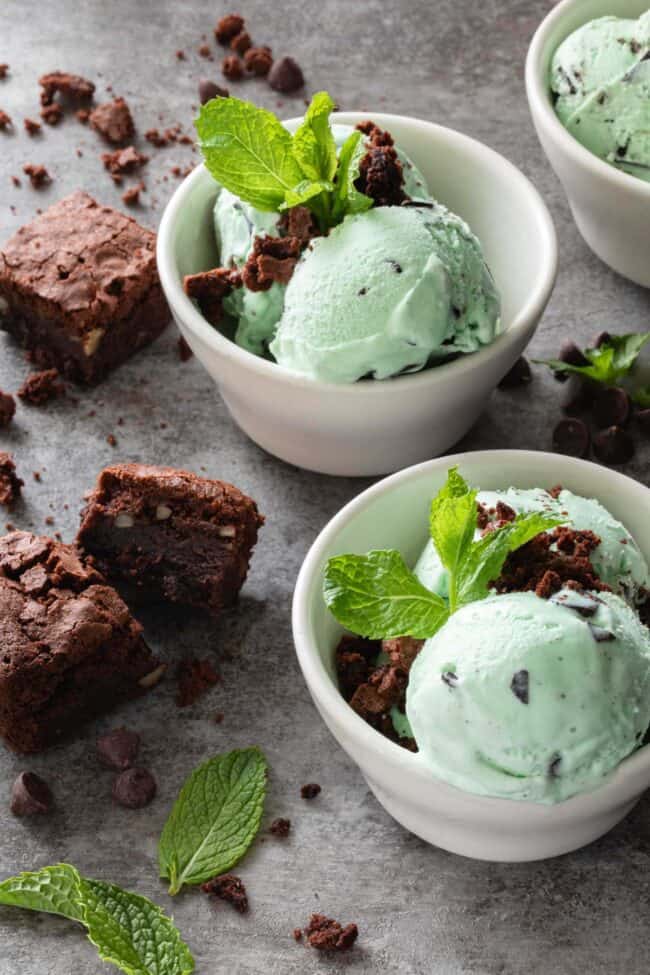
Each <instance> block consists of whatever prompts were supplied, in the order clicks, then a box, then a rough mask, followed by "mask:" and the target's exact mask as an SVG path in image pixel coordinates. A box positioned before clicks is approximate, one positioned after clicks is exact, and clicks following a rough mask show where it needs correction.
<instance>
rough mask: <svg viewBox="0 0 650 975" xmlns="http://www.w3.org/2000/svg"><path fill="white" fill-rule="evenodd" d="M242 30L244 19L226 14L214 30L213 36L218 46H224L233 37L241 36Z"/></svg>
mask: <svg viewBox="0 0 650 975" xmlns="http://www.w3.org/2000/svg"><path fill="white" fill-rule="evenodd" d="M243 29H244V18H243V17H241V16H240V15H239V14H228V15H227V16H226V17H222V18H221V20H220V21H219V22H218V23H217V26H216V27H215V29H214V36H215V37H216V39H217V41H218V42H219V44H223V45H224V46H226V45H227V44H229V43H230V41H231V40H232V39H233V37H236V36H237V34H241V32H242V31H243Z"/></svg>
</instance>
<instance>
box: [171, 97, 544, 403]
mask: <svg viewBox="0 0 650 975" xmlns="http://www.w3.org/2000/svg"><path fill="white" fill-rule="evenodd" d="M369 117H372V118H373V119H376V120H377V121H378V122H379V123H381V124H383V125H384V126H385V127H386V128H390V126H391V124H395V123H398V124H404V123H406V124H407V125H409V126H412V127H413V129H415V130H419V131H420V132H422V133H424V134H425V135H426V134H429V135H433V136H436V137H437V138H438V139H440V138H442V139H444V140H446V141H447V143H448V144H452V145H453V146H455V147H457V148H458V150H459V151H460V152H462V151H463V150H465V151H468V150H469V151H470V152H472V153H473V154H475V155H477V156H480V157H483V159H485V160H487V161H488V162H491V163H492V164H493V165H498V166H501V167H502V168H504V169H506V170H507V171H508V172H509V174H510V178H511V179H512V180H514V181H516V182H517V183H519V185H520V186H521V187H522V189H523V190H524V191H525V193H526V194H527V196H528V199H529V203H530V207H531V211H532V212H533V214H534V217H535V220H536V222H537V223H538V225H539V239H540V245H541V246H540V250H541V259H540V267H539V271H538V274H537V281H536V284H535V287H534V288H532V289H531V291H530V292H529V294H528V296H527V299H526V300H525V302H524V303H523V305H522V306H521V307H520V309H519V310H518V312H517V313H516V314H515V316H514V317H513V319H512V321H511V323H510V325H509V326H508V327H507V328H506V329H504V331H503V332H501V333H500V334H499V335H498V336H497V337H496V339H495V340H494V341H493V342H492V343H490V345H487V346H485V347H484V348H482V349H479V350H478V351H477V352H473V353H471V354H470V355H464V356H460V357H459V358H458V359H455V360H453V361H452V362H448V363H443V364H442V365H439V366H436V367H435V368H432V369H423V370H420V371H419V372H416V373H412V374H409V375H404V376H396V377H394V378H393V379H392V380H391V381H390V382H384V381H378V380H377V381H373V382H368V383H347V384H338V383H330V382H324V381H323V380H319V379H311V378H309V377H306V376H302V375H300V374H298V373H295V372H292V371H291V370H290V369H287V368H285V367H284V366H280V365H278V363H276V362H270V361H268V360H266V359H262V358H261V357H260V356H256V355H254V354H253V353H251V352H248V351H247V350H246V349H242V348H240V346H238V345H236V343H235V342H233V341H232V340H231V339H228V338H226V336H224V335H223V334H222V333H221V332H219V330H218V329H216V328H214V327H213V326H212V325H210V323H209V322H207V321H206V319H205V318H204V317H203V316H202V315H201V313H200V312H199V311H198V309H197V308H196V307H195V305H194V303H193V302H192V300H191V299H190V298H189V297H188V296H187V295H186V294H185V292H184V291H183V288H182V284H181V282H180V280H179V278H180V275H179V274H178V271H177V267H176V262H175V260H174V255H173V247H172V239H173V235H174V232H175V228H176V226H177V223H178V220H179V219H180V217H181V214H182V211H183V208H184V206H185V203H186V201H187V199H188V198H189V197H190V196H191V195H192V193H193V192H194V191H195V189H196V187H197V186H198V185H200V184H201V183H203V182H205V181H206V180H211V179H212V177H211V176H210V174H209V173H208V171H207V169H206V168H205V165H204V164H203V163H201V164H199V165H198V166H197V167H196V168H195V169H194V170H193V171H192V173H190V175H189V176H187V177H186V178H185V179H184V180H183V182H182V183H181V185H180V186H179V187H178V188H177V189H176V190H175V192H174V194H173V196H172V197H171V199H170V200H169V202H168V203H167V205H166V207H165V210H164V212H163V216H162V219H161V222H160V227H159V230H158V239H157V245H156V259H157V263H158V273H159V275H160V280H161V283H162V287H163V291H164V292H165V295H166V297H167V300H168V302H169V304H170V306H171V308H172V311H173V312H174V313H175V315H177V316H178V318H179V320H180V321H181V322H182V324H183V325H184V326H185V327H186V328H187V329H188V330H189V332H190V333H194V334H195V335H196V336H197V338H199V339H200V340H202V341H203V342H204V343H205V344H206V345H207V346H208V347H209V348H210V349H211V350H212V351H213V352H216V353H217V354H218V355H220V356H221V357H222V358H224V359H225V360H228V361H230V362H231V363H232V364H233V365H237V366H239V367H241V368H243V369H246V370H248V371H249V372H251V373H254V374H255V375H257V376H258V377H260V378H262V379H264V378H265V379H268V380H271V381H273V380H275V381H280V382H282V383H285V384H287V385H289V386H293V387H294V388H301V389H309V390H314V391H317V392H318V393H321V394H328V393H329V394H335V395H337V396H341V395H343V394H345V395H347V396H355V397H371V396H382V397H383V396H386V395H393V396H402V395H403V394H404V393H406V392H408V391H411V390H418V389H420V388H422V387H425V388H426V387H429V386H430V385H433V384H435V383H440V382H443V381H449V382H455V381H456V380H458V379H460V378H461V377H462V376H463V375H464V374H466V373H469V372H471V371H473V370H474V369H475V368H480V367H481V366H482V365H488V364H489V363H491V362H492V361H493V360H497V359H499V358H500V356H501V351H502V349H503V347H504V345H513V344H516V343H517V341H518V340H519V339H520V336H521V335H522V334H525V333H526V331H527V330H528V329H529V328H530V325H531V323H534V322H537V321H538V320H539V319H540V318H541V315H542V313H543V311H544V308H545V307H546V304H547V302H548V300H549V297H550V295H551V292H552V290H553V286H554V284H555V278H556V275H557V267H558V243H557V235H556V232H555V227H554V225H553V221H552V218H551V215H550V213H549V210H548V208H547V206H546V203H545V202H544V200H543V198H542V196H541V194H540V193H539V191H538V190H537V189H536V188H535V187H534V186H533V184H532V183H531V182H530V180H529V179H528V178H527V177H526V176H524V174H523V173H522V172H521V171H520V170H519V169H518V168H517V167H516V166H515V165H514V164H513V163H511V162H510V161H509V160H508V159H506V158H505V156H502V155H501V154H500V153H498V152H496V151H495V150H494V149H491V148H489V146H486V145H484V144H483V143H482V142H479V141H478V140H477V139H472V138H471V137H470V136H467V135H464V134H463V133H461V132H458V131H456V130H455V129H451V128H448V127H447V126H443V125H438V124H437V123H434V122H427V121H425V120H423V119H417V118H412V117H410V116H405V115H395V114H387V113H384V112H334V113H333V114H332V121H333V122H334V123H337V122H338V123H341V124H355V123H356V122H359V121H362V120H364V119H367V118H369ZM299 121H300V119H295V118H294V119H289V120H287V121H286V122H285V123H284V124H286V125H295V124H297V123H298V122H299ZM416 162H417V160H416Z"/></svg>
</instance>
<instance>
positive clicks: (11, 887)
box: [0, 863, 194, 975]
mask: <svg viewBox="0 0 650 975" xmlns="http://www.w3.org/2000/svg"><path fill="white" fill-rule="evenodd" d="M0 904H7V905H9V906H12V907H22V908H26V909H28V910H31V911H46V912H47V913H49V914H58V915H60V916H61V917H66V918H69V919H70V920H72V921H78V922H79V923H80V924H83V925H84V927H85V928H86V930H87V933H88V938H89V940H90V941H91V942H92V943H93V944H94V945H95V947H96V948H97V951H98V952H99V957H100V958H101V959H102V961H108V962H112V963H113V964H114V965H117V967H118V968H120V969H121V970H122V971H123V972H126V973H127V975H190V972H193V971H194V959H193V958H192V955H191V954H190V950H189V948H188V947H187V945H186V944H185V942H184V941H182V940H181V937H180V935H179V933H178V931H177V929H176V928H175V927H174V925H173V924H172V922H171V921H170V920H169V918H168V917H166V916H165V914H163V912H162V911H161V909H160V908H159V907H158V906H157V905H156V904H154V903H153V902H152V901H150V900H148V899H147V898H146V897H142V896H141V895H140V894H133V893H130V892H129V891H127V890H123V889H122V888H121V887H116V886H115V885H114V884H106V883H103V882H102V881H99V880H89V879H87V878H85V877H82V876H81V875H80V874H79V872H78V871H77V870H76V869H75V868H74V867H72V866H70V864H67V863H59V864H57V865H56V866H53V867H45V868H44V869H43V870H38V871H36V872H35V873H21V874H19V875H18V876H17V877H10V878H9V880H5V881H4V882H3V883H1V884H0Z"/></svg>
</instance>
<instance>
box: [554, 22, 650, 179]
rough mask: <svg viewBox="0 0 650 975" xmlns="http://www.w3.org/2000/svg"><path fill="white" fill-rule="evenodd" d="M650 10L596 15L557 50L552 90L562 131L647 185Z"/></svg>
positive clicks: (649, 161)
mask: <svg viewBox="0 0 650 975" xmlns="http://www.w3.org/2000/svg"><path fill="white" fill-rule="evenodd" d="M649 54H650V10H648V11H646V12H645V13H644V14H642V16H640V17H639V18H638V20H631V19H624V18H620V17H600V18H598V19H597V20H592V21H589V22H588V23H587V24H585V25H584V26H583V27H580V28H579V29H578V30H576V31H574V33H572V34H570V35H569V37H567V38H566V39H565V40H564V41H563V42H562V44H560V46H559V47H558V49H557V51H556V52H555V54H554V56H553V60H552V64H551V73H550V87H551V92H552V93H553V96H554V97H555V98H556V101H555V111H556V114H557V116H558V118H559V119H560V121H561V122H562V124H563V125H564V127H565V128H566V129H567V131H569V132H570V133H571V135H573V136H574V137H575V138H576V139H577V140H578V142H580V143H581V144H582V145H583V146H584V147H585V148H586V149H589V150H590V151H591V152H593V153H594V154H595V155H597V156H599V157H600V158H601V159H604V160H605V161H606V162H609V163H612V164H613V165H614V166H616V167H617V169H621V170H622V171H623V172H626V173H629V174H630V175H632V176H637V177H639V178H640V179H643V180H646V181H648V182H650V61H649V60H648V56H649Z"/></svg>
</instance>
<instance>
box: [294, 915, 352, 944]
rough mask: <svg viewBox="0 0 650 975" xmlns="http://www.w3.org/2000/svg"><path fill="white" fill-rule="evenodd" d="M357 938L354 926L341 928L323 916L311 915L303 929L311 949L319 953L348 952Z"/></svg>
mask: <svg viewBox="0 0 650 975" xmlns="http://www.w3.org/2000/svg"><path fill="white" fill-rule="evenodd" d="M358 936H359V929H358V928H357V926H356V924H346V925H345V927H343V926H342V925H341V924H339V922H338V921H335V920H333V918H331V917H326V916H325V915H324V914H312V916H311V917H310V919H309V924H308V925H307V927H306V928H305V937H306V938H307V941H308V942H309V944H310V945H311V947H312V948H317V949H318V950H319V951H349V950H350V948H351V947H352V945H353V944H354V942H355V941H356V940H357V938H358Z"/></svg>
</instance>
